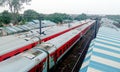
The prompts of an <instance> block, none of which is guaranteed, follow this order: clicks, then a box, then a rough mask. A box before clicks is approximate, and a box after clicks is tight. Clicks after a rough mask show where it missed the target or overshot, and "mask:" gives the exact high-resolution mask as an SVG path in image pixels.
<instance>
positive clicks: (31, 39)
mask: <svg viewBox="0 0 120 72" xmlns="http://www.w3.org/2000/svg"><path fill="white" fill-rule="evenodd" d="M89 21H90V20H86V21H83V22H82V23H81V24H79V23H78V24H77V25H74V24H73V26H71V27H70V28H68V27H67V26H66V25H65V26H59V27H58V26H54V27H52V28H51V27H49V28H48V31H44V33H45V34H42V35H39V33H35V34H34V35H33V34H32V36H29V35H27V37H26V35H20V36H16V37H15V36H12V35H11V36H7V37H2V38H0V45H1V46H0V62H1V61H4V60H6V59H8V58H10V57H12V56H15V55H17V54H19V53H21V52H24V51H26V50H29V49H31V48H33V47H35V46H36V45H37V44H38V43H40V42H41V41H42V42H46V41H48V40H51V39H53V38H55V37H57V36H59V35H62V34H64V33H66V32H69V31H71V30H74V29H76V28H78V27H80V26H82V25H84V24H86V23H88V22H89ZM37 31H38V30H37ZM38 32H39V31H38ZM30 35H31V34H30ZM36 35H37V36H36Z"/></svg>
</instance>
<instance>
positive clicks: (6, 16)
mask: <svg viewBox="0 0 120 72" xmlns="http://www.w3.org/2000/svg"><path fill="white" fill-rule="evenodd" d="M0 20H1V22H2V23H4V24H9V23H10V21H11V14H10V13H9V12H8V11H4V12H2V14H1V16H0Z"/></svg>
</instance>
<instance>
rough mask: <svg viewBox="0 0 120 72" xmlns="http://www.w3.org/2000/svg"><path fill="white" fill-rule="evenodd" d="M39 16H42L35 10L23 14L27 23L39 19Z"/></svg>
mask: <svg viewBox="0 0 120 72" xmlns="http://www.w3.org/2000/svg"><path fill="white" fill-rule="evenodd" d="M39 15H40V14H39V13H37V12H36V11H34V10H26V11H24V14H23V16H24V19H25V20H26V21H31V20H33V19H38V18H39Z"/></svg>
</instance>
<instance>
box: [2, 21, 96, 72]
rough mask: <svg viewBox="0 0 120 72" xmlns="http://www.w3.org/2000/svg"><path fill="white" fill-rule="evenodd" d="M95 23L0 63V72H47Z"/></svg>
mask: <svg viewBox="0 0 120 72" xmlns="http://www.w3.org/2000/svg"><path fill="white" fill-rule="evenodd" d="M95 23H96V21H95V20H92V21H90V22H89V23H87V24H84V25H82V26H80V27H78V28H76V29H74V30H71V31H69V32H66V33H64V34H62V35H59V36H57V37H55V38H53V39H51V40H49V41H46V42H43V43H41V44H38V45H37V46H35V47H33V48H32V49H29V50H27V51H24V52H22V53H20V54H17V55H15V56H13V57H11V58H9V59H7V60H4V61H2V62H1V63H0V72H48V71H49V70H50V69H51V68H52V67H53V66H55V65H56V64H57V62H58V61H59V60H60V59H61V58H62V57H63V56H64V55H65V54H66V53H67V52H68V51H69V50H70V49H71V48H72V46H73V45H74V44H75V43H76V42H77V41H78V40H79V39H80V38H81V37H82V36H84V34H86V33H87V31H89V30H90V29H91V28H92V27H93V26H94V25H95Z"/></svg>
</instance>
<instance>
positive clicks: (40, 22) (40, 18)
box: [39, 16, 42, 35]
mask: <svg viewBox="0 0 120 72" xmlns="http://www.w3.org/2000/svg"><path fill="white" fill-rule="evenodd" d="M41 20H42V17H41V16H39V29H40V35H41V33H42V29H41V24H42V21H41Z"/></svg>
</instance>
